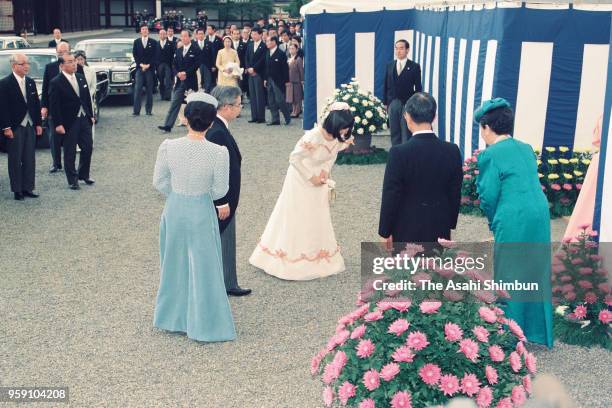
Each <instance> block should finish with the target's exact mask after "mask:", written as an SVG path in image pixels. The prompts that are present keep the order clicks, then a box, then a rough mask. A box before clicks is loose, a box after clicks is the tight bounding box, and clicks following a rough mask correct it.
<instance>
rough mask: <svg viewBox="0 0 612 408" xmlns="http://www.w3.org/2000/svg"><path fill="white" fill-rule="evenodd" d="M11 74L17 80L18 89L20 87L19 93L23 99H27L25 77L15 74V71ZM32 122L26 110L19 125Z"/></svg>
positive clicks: (24, 125)
mask: <svg viewBox="0 0 612 408" xmlns="http://www.w3.org/2000/svg"><path fill="white" fill-rule="evenodd" d="M13 75H14V76H15V79H16V80H17V84H18V85H19V89H21V94H22V95H23V99H24V100H25V101H26V103H27V101H28V97H27V94H26V79H25V76H24V77H23V78H22V77H20V76H19V75H17V74H16V73H15V72H13ZM33 123H34V122H32V118H31V117H30V112H28V111H27V110H26V114H25V116H24V117H23V120H22V121H21V123H20V125H21V126H23V127H26V126H27V125H32V124H33Z"/></svg>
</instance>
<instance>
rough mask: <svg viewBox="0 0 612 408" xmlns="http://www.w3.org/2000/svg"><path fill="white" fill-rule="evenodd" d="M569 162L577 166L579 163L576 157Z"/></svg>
mask: <svg viewBox="0 0 612 408" xmlns="http://www.w3.org/2000/svg"><path fill="white" fill-rule="evenodd" d="M569 162H570V163H572V164H576V163H578V159H577V158H575V157H574V158H573V159H569Z"/></svg>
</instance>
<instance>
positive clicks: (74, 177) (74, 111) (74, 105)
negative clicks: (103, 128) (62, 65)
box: [49, 73, 94, 185]
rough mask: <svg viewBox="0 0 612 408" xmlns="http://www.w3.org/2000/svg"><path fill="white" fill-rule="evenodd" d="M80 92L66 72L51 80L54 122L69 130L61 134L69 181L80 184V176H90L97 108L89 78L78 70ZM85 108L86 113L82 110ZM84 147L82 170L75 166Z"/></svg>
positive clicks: (51, 105) (77, 77)
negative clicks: (92, 101) (92, 100)
mask: <svg viewBox="0 0 612 408" xmlns="http://www.w3.org/2000/svg"><path fill="white" fill-rule="evenodd" d="M75 76H76V80H77V84H78V89H79V94H78V95H77V94H76V93H75V91H74V88H73V87H72V85H71V83H70V81H68V79H67V78H66V76H65V75H64V74H63V73H62V74H60V75H58V76H56V77H55V78H54V79H53V80H52V81H51V87H50V92H49V101H50V106H49V108H50V110H51V115H52V116H53V125H54V126H55V127H57V126H60V125H61V126H63V127H64V130H65V131H66V133H65V134H63V135H60V137H61V138H62V139H63V145H64V168H65V171H66V178H67V180H68V184H71V185H72V184H78V180H87V179H89V169H90V166H91V155H92V151H93V140H92V135H91V127H92V125H93V124H92V118H93V117H94V115H93V108H92V106H91V96H90V93H89V89H88V88H87V81H86V80H85V77H84V76H83V75H81V74H78V73H77V74H75ZM81 111H82V113H83V114H82V115H80V114H79V112H81ZM77 144H78V145H79V147H80V148H81V156H80V159H79V170H78V173H77V170H76V167H75V161H76V146H77Z"/></svg>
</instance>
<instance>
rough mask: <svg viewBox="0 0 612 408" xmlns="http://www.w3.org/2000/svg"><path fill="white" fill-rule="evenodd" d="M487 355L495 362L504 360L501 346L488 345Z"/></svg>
mask: <svg viewBox="0 0 612 408" xmlns="http://www.w3.org/2000/svg"><path fill="white" fill-rule="evenodd" d="M489 357H491V360H493V361H495V362H496V363H499V362H500V361H504V357H505V355H504V350H502V348H501V347H499V346H498V345H494V346H491V347H489Z"/></svg>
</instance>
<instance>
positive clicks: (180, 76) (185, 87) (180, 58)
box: [157, 30, 199, 132]
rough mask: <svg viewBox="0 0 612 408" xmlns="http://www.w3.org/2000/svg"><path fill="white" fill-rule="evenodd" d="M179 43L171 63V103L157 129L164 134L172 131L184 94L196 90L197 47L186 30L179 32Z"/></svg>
mask: <svg viewBox="0 0 612 408" xmlns="http://www.w3.org/2000/svg"><path fill="white" fill-rule="evenodd" d="M181 42H182V43H183V46H182V47H181V48H177V49H176V52H175V53H174V60H173V61H172V70H173V72H174V75H175V76H176V83H175V84H174V91H172V101H171V102H170V108H168V114H167V115H166V120H165V122H164V124H163V125H162V126H158V127H157V128H158V129H161V130H163V131H164V132H170V131H171V130H172V127H173V126H174V123H175V122H176V118H177V116H178V114H179V110H180V109H181V104H182V103H183V101H184V100H185V93H186V92H187V91H197V90H198V77H197V74H196V72H197V70H198V66H199V65H198V60H199V53H198V51H197V50H196V48H197V45H196V44H194V43H193V42H192V41H191V35H190V34H189V31H187V30H183V31H181Z"/></svg>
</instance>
